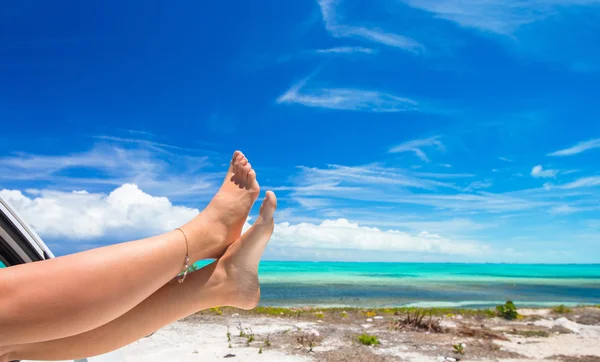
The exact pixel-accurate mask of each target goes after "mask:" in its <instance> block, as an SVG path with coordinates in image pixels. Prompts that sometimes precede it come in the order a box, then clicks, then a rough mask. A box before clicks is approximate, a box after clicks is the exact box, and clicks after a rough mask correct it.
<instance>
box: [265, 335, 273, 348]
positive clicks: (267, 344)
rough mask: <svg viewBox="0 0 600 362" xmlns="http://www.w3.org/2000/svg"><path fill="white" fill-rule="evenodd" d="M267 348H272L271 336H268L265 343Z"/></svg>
mask: <svg viewBox="0 0 600 362" xmlns="http://www.w3.org/2000/svg"><path fill="white" fill-rule="evenodd" d="M263 343H264V345H265V347H271V335H270V334H269V335H267V339H265V341H264V342H263Z"/></svg>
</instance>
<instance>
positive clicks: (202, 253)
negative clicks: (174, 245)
mask: <svg viewBox="0 0 600 362" xmlns="http://www.w3.org/2000/svg"><path fill="white" fill-rule="evenodd" d="M202 216H203V215H202V214H200V215H198V216H196V218H195V219H194V220H192V221H190V222H188V223H187V224H185V225H183V226H181V227H180V229H181V230H183V232H184V233H185V235H186V237H187V240H188V250H189V257H190V261H193V262H196V261H198V260H204V259H210V258H215V257H217V256H219V255H220V254H219V251H220V249H221V248H222V247H223V246H222V245H223V240H224V237H223V236H220V235H219V232H218V231H217V230H215V227H216V226H215V223H210V222H209V220H206V219H205V218H204V217H202ZM182 239H183V238H182ZM184 245H185V244H184ZM221 252H222V251H221Z"/></svg>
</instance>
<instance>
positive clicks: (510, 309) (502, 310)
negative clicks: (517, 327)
mask: <svg viewBox="0 0 600 362" xmlns="http://www.w3.org/2000/svg"><path fill="white" fill-rule="evenodd" d="M496 311H497V312H498V315H499V316H500V317H502V318H504V319H508V320H511V321H512V320H515V319H517V318H518V317H519V313H518V312H517V307H516V306H515V304H514V303H513V302H512V301H510V300H509V301H507V302H506V303H504V304H503V305H499V306H497V307H496Z"/></svg>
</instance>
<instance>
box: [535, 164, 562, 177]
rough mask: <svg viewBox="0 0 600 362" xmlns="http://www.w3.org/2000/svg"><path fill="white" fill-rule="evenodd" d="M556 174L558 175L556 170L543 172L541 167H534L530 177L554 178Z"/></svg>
mask: <svg viewBox="0 0 600 362" xmlns="http://www.w3.org/2000/svg"><path fill="white" fill-rule="evenodd" d="M556 174H558V170H551V169H549V170H544V168H543V167H542V165H537V166H534V167H533V168H532V169H531V176H533V177H535V178H540V177H543V178H547V177H556Z"/></svg>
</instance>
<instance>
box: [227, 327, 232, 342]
mask: <svg viewBox="0 0 600 362" xmlns="http://www.w3.org/2000/svg"><path fill="white" fill-rule="evenodd" d="M227 342H231V332H229V326H227Z"/></svg>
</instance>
